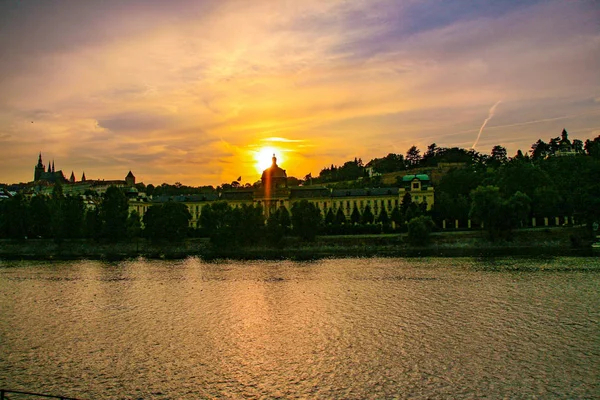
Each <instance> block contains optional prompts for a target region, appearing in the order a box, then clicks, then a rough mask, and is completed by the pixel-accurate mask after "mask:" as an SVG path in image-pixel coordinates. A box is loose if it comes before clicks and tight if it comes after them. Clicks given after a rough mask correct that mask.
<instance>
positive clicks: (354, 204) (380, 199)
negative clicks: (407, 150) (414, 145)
mask: <svg viewBox="0 0 600 400" xmlns="http://www.w3.org/2000/svg"><path fill="white" fill-rule="evenodd" d="M406 193H410V195H411V200H412V201H413V202H415V203H418V204H422V203H426V205H427V206H426V207H427V210H431V208H432V206H433V202H434V188H433V186H432V184H431V180H430V178H429V176H428V175H426V174H416V175H406V176H404V177H403V178H402V185H401V187H400V188H398V187H386V188H363V189H330V188H327V187H324V186H298V187H288V185H287V174H286V172H285V170H284V169H282V168H281V167H279V166H278V165H277V158H276V157H275V156H273V164H272V165H271V166H270V167H269V168H267V169H266V170H264V172H263V174H262V177H261V185H260V186H259V187H258V188H249V189H237V190H232V191H225V192H222V193H220V194H217V193H209V194H206V195H190V196H161V197H156V198H154V199H142V198H135V197H134V198H132V199H130V211H133V210H136V211H137V212H138V213H139V214H140V215H141V216H143V215H144V213H145V212H146V210H147V209H148V208H149V207H150V206H151V205H152V204H160V203H164V202H166V201H177V202H182V203H184V204H185V205H186V206H187V207H188V210H189V211H190V213H191V214H192V220H191V221H190V226H192V227H199V223H200V215H201V213H202V208H203V207H204V206H205V205H207V204H211V202H214V201H225V202H227V203H228V204H229V205H231V206H232V207H241V206H242V205H243V204H248V205H253V204H257V205H260V206H261V207H262V209H263V212H264V214H265V217H267V218H268V216H269V215H271V213H272V212H274V211H275V210H277V209H278V208H279V207H285V208H286V209H288V210H291V209H292V207H293V205H294V203H296V202H299V201H302V200H306V201H308V202H310V203H312V204H314V205H315V206H317V208H318V209H319V210H320V211H321V214H322V215H323V216H325V215H326V214H327V212H328V211H329V210H331V211H332V212H333V213H337V211H338V209H341V210H342V212H343V213H344V215H345V216H346V219H347V220H349V219H350V216H351V215H352V212H353V210H354V209H355V208H357V209H358V211H360V212H361V213H364V211H365V209H366V208H367V207H369V208H370V209H371V212H372V213H373V215H374V216H375V218H377V217H378V216H379V215H380V214H381V212H382V211H383V210H385V211H386V213H387V214H388V215H390V213H391V212H392V211H393V209H394V208H396V207H398V206H399V205H400V204H401V203H402V199H403V198H404V196H405V195H406Z"/></svg>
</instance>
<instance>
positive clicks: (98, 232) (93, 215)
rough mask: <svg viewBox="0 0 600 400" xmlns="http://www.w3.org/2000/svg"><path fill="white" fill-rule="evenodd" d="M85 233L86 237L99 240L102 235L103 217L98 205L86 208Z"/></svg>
mask: <svg viewBox="0 0 600 400" xmlns="http://www.w3.org/2000/svg"><path fill="white" fill-rule="evenodd" d="M83 234H84V236H85V237H86V238H90V239H94V240H98V239H100V237H101V236H102V219H101V218H100V210H99V209H98V208H96V207H94V208H91V209H88V210H86V212H85V216H84V222H83Z"/></svg>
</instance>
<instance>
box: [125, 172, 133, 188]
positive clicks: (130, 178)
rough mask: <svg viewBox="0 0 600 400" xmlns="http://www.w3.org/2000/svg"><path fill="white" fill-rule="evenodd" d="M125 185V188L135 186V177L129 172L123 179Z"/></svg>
mask: <svg viewBox="0 0 600 400" xmlns="http://www.w3.org/2000/svg"><path fill="white" fill-rule="evenodd" d="M125 183H127V186H135V176H133V174H132V173H131V171H129V173H128V174H127V176H126V177H125Z"/></svg>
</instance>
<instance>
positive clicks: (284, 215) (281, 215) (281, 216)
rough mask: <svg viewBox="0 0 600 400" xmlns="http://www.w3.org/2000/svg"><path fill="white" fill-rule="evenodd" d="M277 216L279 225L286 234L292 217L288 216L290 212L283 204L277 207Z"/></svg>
mask: <svg viewBox="0 0 600 400" xmlns="http://www.w3.org/2000/svg"><path fill="white" fill-rule="evenodd" d="M277 214H278V215H277V218H278V221H279V225H281V226H282V227H283V228H284V232H285V233H286V234H287V233H288V231H289V230H290V227H291V226H292V219H291V218H290V212H289V211H288V209H287V208H285V206H281V207H279V208H278V209H277Z"/></svg>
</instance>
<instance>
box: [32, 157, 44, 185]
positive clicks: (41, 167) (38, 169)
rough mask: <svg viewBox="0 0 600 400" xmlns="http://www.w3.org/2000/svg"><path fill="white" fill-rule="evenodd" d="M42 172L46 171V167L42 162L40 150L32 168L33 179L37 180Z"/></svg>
mask: <svg viewBox="0 0 600 400" xmlns="http://www.w3.org/2000/svg"><path fill="white" fill-rule="evenodd" d="M44 172H46V167H45V166H44V164H43V163H42V152H40V156H39V157H38V163H37V165H36V166H35V168H34V170H33V180H34V181H39V180H40V178H41V177H42V174H43V173H44Z"/></svg>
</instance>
